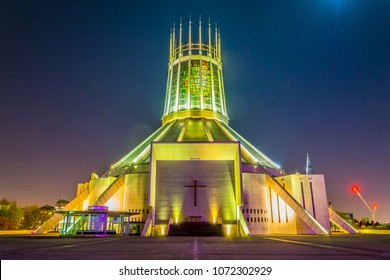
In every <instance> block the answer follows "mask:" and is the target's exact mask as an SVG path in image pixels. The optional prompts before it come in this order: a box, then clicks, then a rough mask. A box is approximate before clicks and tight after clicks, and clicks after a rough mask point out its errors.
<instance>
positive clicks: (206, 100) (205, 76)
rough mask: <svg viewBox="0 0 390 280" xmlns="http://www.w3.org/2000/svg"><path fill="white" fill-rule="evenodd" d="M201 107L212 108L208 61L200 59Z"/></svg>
mask: <svg viewBox="0 0 390 280" xmlns="http://www.w3.org/2000/svg"><path fill="white" fill-rule="evenodd" d="M202 88H203V108H204V109H205V110H212V109H213V106H212V99H211V72H210V62H208V61H204V60H203V61H202Z"/></svg>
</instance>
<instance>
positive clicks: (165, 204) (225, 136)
mask: <svg viewBox="0 0 390 280" xmlns="http://www.w3.org/2000/svg"><path fill="white" fill-rule="evenodd" d="M196 25H197V26H196V27H195V28H193V25H192V22H191V20H190V21H189V23H188V29H186V36H185V38H184V36H183V30H184V28H183V26H182V23H180V25H179V28H178V29H176V28H175V27H174V28H173V29H172V30H171V33H170V51H169V63H168V78H167V87H166V98H165V104H164V113H163V116H162V126H161V127H160V128H159V129H157V130H156V131H155V132H154V133H153V134H152V135H150V136H149V137H148V138H147V139H145V140H144V141H143V142H142V143H140V144H139V145H138V146H137V147H135V148H134V149H132V150H131V151H130V152H129V153H128V154H127V155H125V156H124V157H123V158H122V159H121V160H119V161H118V162H117V163H115V164H113V165H112V166H111V167H110V169H109V170H108V171H107V172H106V173H105V174H103V175H102V176H98V175H97V174H92V176H91V179H90V180H89V181H88V182H85V183H80V184H78V186H77V195H76V197H75V198H74V199H73V200H72V201H71V202H70V203H69V204H68V205H66V206H65V207H64V208H63V209H62V210H61V211H59V212H57V213H56V214H55V215H54V216H53V217H52V218H50V219H49V220H48V221H47V222H46V223H45V224H43V225H42V226H41V227H40V228H39V229H38V230H37V231H36V233H44V232H47V231H49V230H51V229H52V228H54V227H56V226H57V227H58V226H59V228H60V229H61V234H63V235H73V234H110V233H112V234H125V235H129V234H138V235H141V236H165V235H168V236H174V235H176V236H177V235H197V236H199V235H200V236H207V235H223V236H248V235H260V234H271V233H282V234H321V235H327V234H330V221H332V222H333V223H335V224H336V225H338V226H339V227H340V228H341V229H343V230H345V231H347V232H350V233H354V232H355V231H354V229H353V228H352V227H350V226H349V225H348V224H347V223H346V222H345V221H343V220H342V219H341V218H340V217H338V216H337V215H336V214H335V213H334V212H333V211H332V210H331V209H329V208H328V200H327V195H326V186H325V180H324V175H321V174H311V172H306V173H307V174H286V173H285V172H284V171H283V170H282V169H281V167H279V166H278V165H277V164H275V163H274V162H273V161H272V160H271V159H270V158H268V157H267V156H266V155H265V154H263V153H262V152H261V151H260V150H259V149H257V148H256V147H254V146H253V145H252V144H251V143H249V142H248V141H247V140H245V138H244V137H243V136H241V135H240V134H239V133H237V132H236V131H235V130H234V129H233V128H231V127H230V126H229V117H228V112H227V106H226V101H225V89H224V82H223V71H222V55H221V39H220V33H219V30H218V29H217V28H211V24H210V23H208V25H207V26H206V28H205V26H203V28H202V22H201V21H199V22H198V23H197V24H196ZM192 29H196V30H194V31H196V32H193V30H192ZM195 33H196V36H194V34H195ZM184 42H185V43H184ZM231 105H232V104H231ZM232 106H234V105H232Z"/></svg>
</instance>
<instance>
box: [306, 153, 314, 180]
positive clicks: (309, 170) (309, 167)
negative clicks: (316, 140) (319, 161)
mask: <svg viewBox="0 0 390 280" xmlns="http://www.w3.org/2000/svg"><path fill="white" fill-rule="evenodd" d="M306 174H307V175H309V174H313V167H312V165H311V162H310V158H309V153H306Z"/></svg>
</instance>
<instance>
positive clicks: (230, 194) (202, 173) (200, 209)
mask: <svg viewBox="0 0 390 280" xmlns="http://www.w3.org/2000/svg"><path fill="white" fill-rule="evenodd" d="M234 178H235V177H234V161H233V160H223V161H222V160H221V161H216V160H180V161H176V160H170V161H164V160H161V161H157V163H156V202H155V203H156V204H155V205H156V206H155V223H156V224H159V223H167V222H168V220H169V218H172V219H173V220H174V222H179V223H180V222H183V221H186V220H188V219H189V217H190V216H201V217H202V218H201V219H202V221H208V222H215V221H216V220H217V219H218V218H219V217H222V219H223V221H224V222H230V221H235V220H236V203H235V193H234V186H235V179H234ZM194 180H197V185H206V186H207V187H199V188H197V205H196V207H195V206H194V188H192V187H184V186H186V185H190V186H192V185H194Z"/></svg>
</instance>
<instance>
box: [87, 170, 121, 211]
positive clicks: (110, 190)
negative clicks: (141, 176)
mask: <svg viewBox="0 0 390 280" xmlns="http://www.w3.org/2000/svg"><path fill="white" fill-rule="evenodd" d="M125 178H126V176H125V173H123V174H121V175H120V176H119V177H118V178H117V179H116V180H115V181H114V182H112V183H111V185H109V186H108V187H107V188H106V189H105V190H104V192H103V193H102V194H101V195H100V196H99V197H98V198H97V199H96V201H95V202H94V203H93V205H94V206H95V205H105V204H106V202H107V201H108V200H109V199H110V198H111V197H112V196H113V195H114V194H115V193H116V192H117V191H118V190H119V189H120V188H121V187H122V186H123V184H124V183H125Z"/></svg>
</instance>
